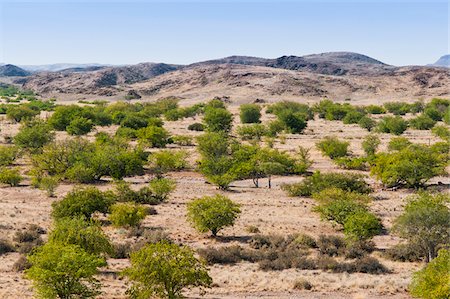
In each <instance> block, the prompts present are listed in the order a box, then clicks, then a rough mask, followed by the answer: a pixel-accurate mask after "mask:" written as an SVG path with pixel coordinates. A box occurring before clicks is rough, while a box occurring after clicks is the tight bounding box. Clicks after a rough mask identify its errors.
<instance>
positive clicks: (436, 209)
mask: <svg viewBox="0 0 450 299" xmlns="http://www.w3.org/2000/svg"><path fill="white" fill-rule="evenodd" d="M408 200H409V202H408V204H407V205H406V207H405V210H404V212H403V214H402V215H400V216H399V217H398V218H397V219H396V220H395V222H394V226H393V230H394V232H396V233H398V234H399V235H400V236H401V237H402V238H405V239H407V240H408V241H409V242H410V243H411V244H414V245H416V246H417V248H420V250H421V251H422V252H421V254H422V255H423V256H425V258H426V261H427V262H429V261H431V260H432V259H433V258H435V257H436V254H437V249H438V247H439V246H440V245H444V244H448V240H450V221H449V219H450V209H449V208H448V207H447V205H446V204H448V202H449V201H450V197H449V196H448V195H444V194H437V195H432V194H430V193H419V194H418V195H413V196H411V197H409V198H408Z"/></svg>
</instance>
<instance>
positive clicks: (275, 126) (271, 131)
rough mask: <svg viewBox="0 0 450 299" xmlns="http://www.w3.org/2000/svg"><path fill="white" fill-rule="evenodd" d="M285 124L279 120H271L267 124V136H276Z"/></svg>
mask: <svg viewBox="0 0 450 299" xmlns="http://www.w3.org/2000/svg"><path fill="white" fill-rule="evenodd" d="M284 128H285V126H284V123H283V122H282V121H281V120H278V119H277V120H273V121H270V122H269V123H268V124H267V132H266V134H267V136H270V137H277V135H278V134H279V133H281V132H282V131H283V130H284Z"/></svg>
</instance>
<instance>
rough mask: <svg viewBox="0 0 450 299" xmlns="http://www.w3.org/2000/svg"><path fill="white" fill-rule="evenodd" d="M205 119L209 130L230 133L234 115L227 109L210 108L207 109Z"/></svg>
mask: <svg viewBox="0 0 450 299" xmlns="http://www.w3.org/2000/svg"><path fill="white" fill-rule="evenodd" d="M203 121H204V123H205V127H206V129H207V130H208V131H209V132H225V133H228V132H230V131H231V127H232V125H233V115H232V114H231V113H230V112H229V111H228V110H226V109H222V108H208V109H206V110H205V115H204V117H203Z"/></svg>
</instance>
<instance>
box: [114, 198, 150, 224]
mask: <svg viewBox="0 0 450 299" xmlns="http://www.w3.org/2000/svg"><path fill="white" fill-rule="evenodd" d="M145 216H146V211H145V208H144V207H143V206H141V205H137V204H135V203H116V204H113V205H112V206H111V214H110V215H109V217H108V219H109V221H111V223H112V224H113V225H114V226H116V227H133V226H139V225H140V223H141V222H142V220H144V218H145Z"/></svg>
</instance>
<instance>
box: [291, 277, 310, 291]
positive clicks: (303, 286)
mask: <svg viewBox="0 0 450 299" xmlns="http://www.w3.org/2000/svg"><path fill="white" fill-rule="evenodd" d="M312 288H313V285H312V284H311V283H310V282H309V281H307V280H306V279H303V278H300V279H297V280H296V281H295V282H294V289H295V290H308V291H309V290H312Z"/></svg>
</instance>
